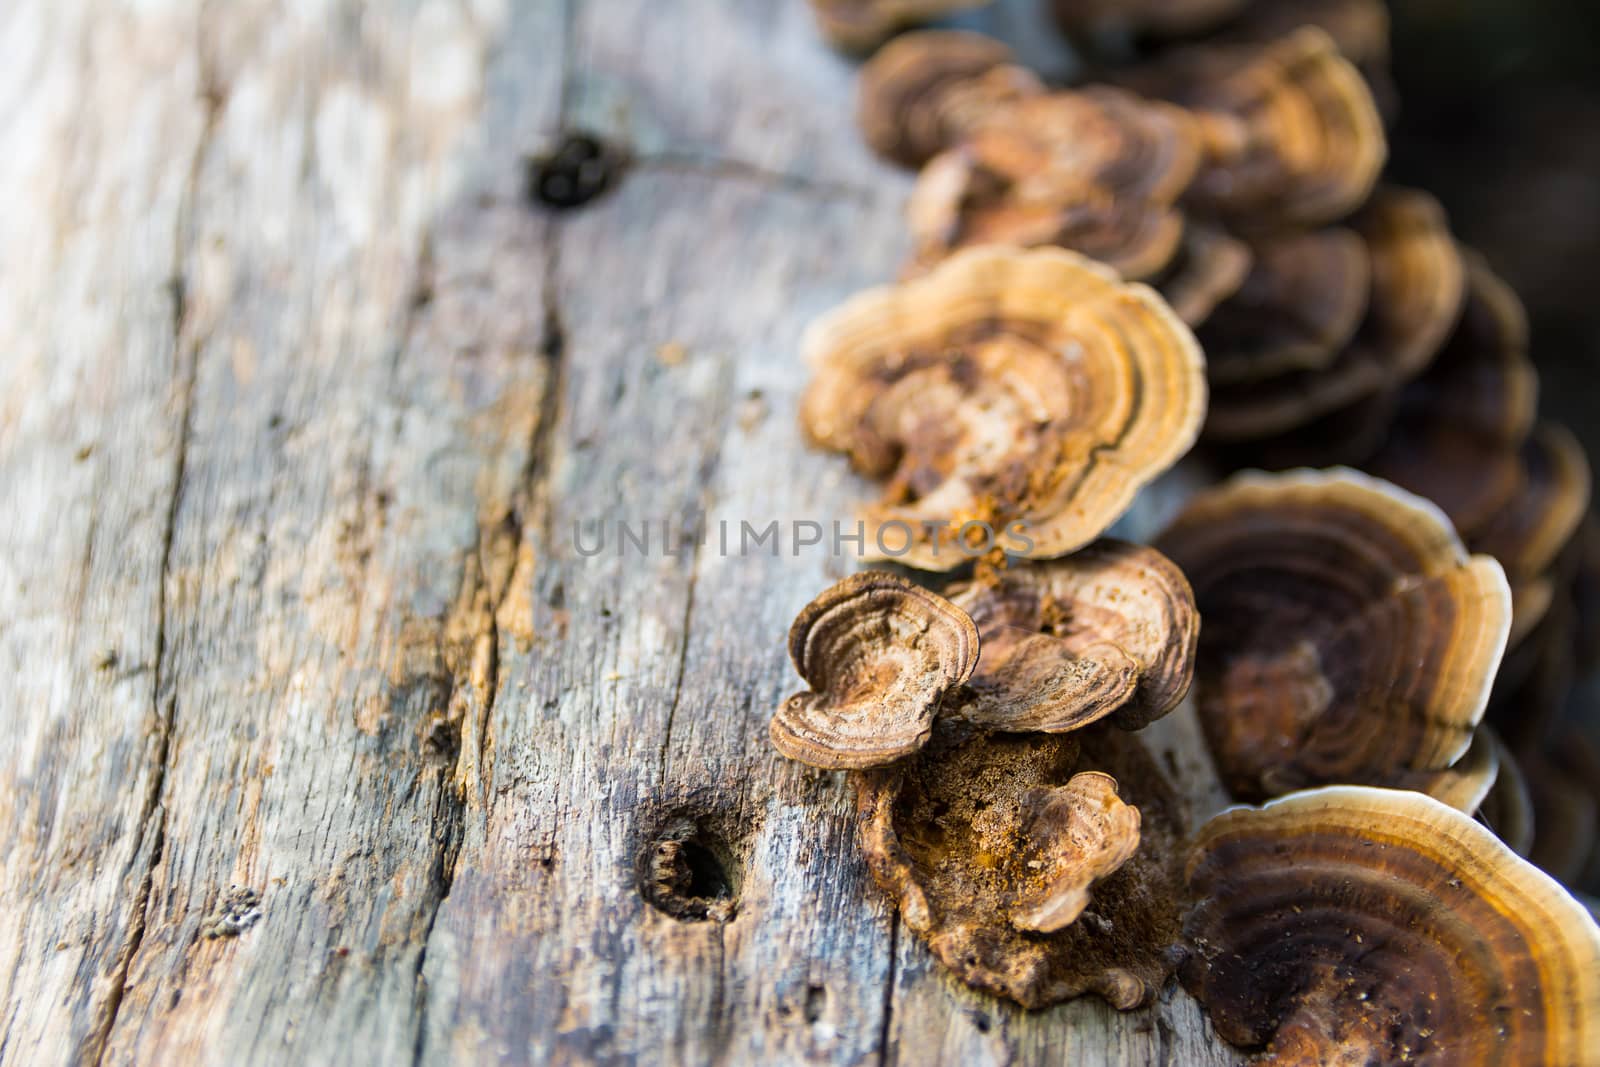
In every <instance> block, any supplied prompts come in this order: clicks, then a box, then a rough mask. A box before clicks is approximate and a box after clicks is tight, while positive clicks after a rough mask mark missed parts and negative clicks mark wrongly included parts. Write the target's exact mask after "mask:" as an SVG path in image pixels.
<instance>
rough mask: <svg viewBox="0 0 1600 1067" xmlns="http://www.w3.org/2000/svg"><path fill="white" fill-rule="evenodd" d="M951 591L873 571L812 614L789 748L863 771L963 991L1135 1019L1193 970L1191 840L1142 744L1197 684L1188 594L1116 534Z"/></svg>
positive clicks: (880, 850)
mask: <svg viewBox="0 0 1600 1067" xmlns="http://www.w3.org/2000/svg"><path fill="white" fill-rule="evenodd" d="M948 592H949V593H950V596H949V597H948V598H946V597H944V596H940V595H938V594H936V593H932V592H930V591H928V590H926V589H923V588H921V587H920V586H917V585H915V584H913V583H912V582H910V581H908V580H906V579H903V578H899V577H896V576H894V575H891V574H888V573H885V572H877V571H868V572H864V573H860V574H856V575H852V576H851V577H848V578H846V579H844V580H843V581H841V582H839V583H838V584H836V585H834V586H832V587H831V588H829V589H827V590H825V591H824V592H823V593H822V594H821V595H819V596H818V597H817V598H816V599H815V600H813V601H812V602H811V603H810V604H808V605H807V606H806V607H805V608H804V609H803V610H802V611H801V612H800V614H799V615H798V616H797V617H796V618H795V621H794V625H793V626H792V627H791V629H790V632H789V651H790V656H791V658H792V659H793V660H794V665H795V669H796V670H797V671H798V672H799V673H800V675H801V677H802V678H804V679H805V681H806V682H807V684H809V685H810V686H811V689H809V690H807V691H805V692H802V693H799V694H797V695H795V696H793V697H790V698H789V699H788V700H787V701H785V702H784V703H783V704H782V705H781V706H780V707H779V709H778V711H777V713H776V714H775V715H774V716H773V718H772V723H771V729H770V734H771V738H772V742H773V744H774V745H775V746H776V747H777V749H778V751H780V752H781V753H783V754H784V755H786V756H788V757H790V758H792V759H796V760H799V761H801V762H803V763H807V764H809V765H811V766H814V767H819V768H823V769H828V770H837V769H842V770H849V771H854V772H858V773H857V774H856V786H857V797H858V801H859V807H860V813H861V847H862V850H863V853H864V855H865V858H866V860H867V864H868V868H869V869H870V870H871V872H872V876H873V878H874V880H875V881H876V882H877V883H878V884H879V886H881V887H882V888H883V890H884V891H885V892H886V893H888V894H889V896H890V897H891V898H892V899H893V900H894V902H895V903H896V905H897V906H898V907H899V909H900V912H901V915H902V916H903V917H904V918H905V921H906V924H907V925H908V926H909V927H910V928H911V929H912V930H914V931H916V932H917V933H918V934H919V935H921V936H922V937H923V938H924V940H926V942H927V943H928V946H929V947H930V948H931V949H932V950H933V952H934V954H935V955H936V956H937V957H938V958H939V959H940V960H941V961H943V962H944V964H945V965H946V966H947V967H949V968H950V970H951V971H952V972H953V973H954V974H956V975H957V976H958V977H960V978H961V980H963V981H965V982H966V983H968V984H969V985H972V986H974V987H976V988H979V989H984V990H988V991H990V992H992V993H995V994H998V995H1001V996H1006V997H1010V998H1011V999H1013V1000H1015V1001H1017V1002H1018V1003H1020V1004H1022V1005H1024V1006H1026V1007H1041V1006H1043V1005H1046V1004H1051V1003H1054V1002H1056V1001H1059V1000H1063V999H1066V998H1068V997H1074V996H1078V995H1080V994H1083V993H1091V992H1092V993H1097V994H1099V995H1100V996H1102V997H1104V998H1105V999H1106V1000H1108V1001H1109V1002H1111V1003H1112V1004H1113V1005H1115V1006H1116V1007H1118V1008H1122V1009H1129V1008H1133V1007H1137V1006H1138V1005H1140V1004H1143V1003H1145V1002H1146V1001H1147V1000H1148V999H1149V998H1150V996H1151V995H1152V994H1154V993H1155V992H1156V991H1157V990H1158V989H1159V988H1160V987H1161V985H1162V983H1163V982H1164V981H1165V980H1166V979H1167V977H1168V976H1169V975H1170V974H1171V972H1172V967H1173V965H1174V957H1173V955H1172V953H1171V952H1170V951H1168V950H1169V948H1170V946H1171V945H1172V944H1173V943H1174V941H1175V940H1176V938H1177V932H1178V931H1177V922H1178V915H1177V912H1176V911H1175V910H1174V908H1173V907H1172V904H1173V901H1175V900H1176V899H1177V896H1178V893H1179V887H1178V881H1177V869H1176V865H1175V862H1176V861H1175V858H1176V857H1177V855H1178V851H1179V850H1178V842H1179V841H1180V840H1181V837H1182V834H1183V829H1184V824H1183V820H1182V817H1181V812H1180V810H1179V806H1178V801H1177V798H1176V795H1175V794H1174V792H1173V790H1172V787H1171V786H1170V785H1169V784H1168V783H1167V781H1166V779H1165V777H1164V775H1163V774H1162V772H1161V770H1160V769H1159V768H1158V767H1157V766H1156V764H1155V763H1154V761H1153V760H1152V759H1151V758H1150V756H1149V754H1148V753H1147V752H1146V751H1145V749H1144V747H1143V745H1142V744H1141V743H1140V741H1139V739H1138V738H1137V736H1136V734H1135V733H1133V732H1132V731H1136V730H1138V729H1139V728H1141V727H1143V726H1144V725H1146V724H1148V723H1149V722H1151V721H1153V720H1155V719H1158V718H1160V717H1161V716H1163V715H1165V714H1167V713H1168V712H1169V711H1171V710H1172V709H1173V708H1174V707H1176V706H1177V705H1178V703H1179V702H1180V701H1181V700H1182V699H1183V697H1184V695H1185V693H1186V692H1187V690H1188V688H1189V682H1190V679H1191V677H1192V675H1193V669H1194V651H1195V647H1196V642H1197V639H1198V630H1199V624H1198V617H1197V615H1196V612H1195V604H1194V598H1193V595H1192V593H1191V592H1190V589H1189V585H1188V582H1187V581H1185V579H1184V577H1183V575H1182V573H1181V572H1179V570H1178V569H1177V568H1176V567H1175V566H1173V564H1172V562H1171V561H1170V560H1168V559H1166V558H1165V557H1164V556H1162V555H1161V554H1160V553H1159V552H1157V551H1155V550H1154V549H1151V548H1147V547H1144V546H1140V545H1133V544H1128V543H1125V542H1120V541H1111V540H1101V541H1097V542H1095V543H1094V544H1092V545H1090V546H1088V547H1087V548H1085V549H1083V550H1082V551H1081V552H1079V553H1077V554H1075V555H1072V556H1069V557H1067V558H1064V559H1060V560H1055V561H1051V562H1048V563H1038V564H1033V565H1028V566H1021V567H1017V568H1014V569H1011V570H1007V571H1003V572H997V571H988V572H985V573H984V574H983V575H981V576H979V577H977V578H974V579H973V580H971V581H968V582H964V583H961V584H959V585H957V586H955V587H953V588H952V589H950V590H948Z"/></svg>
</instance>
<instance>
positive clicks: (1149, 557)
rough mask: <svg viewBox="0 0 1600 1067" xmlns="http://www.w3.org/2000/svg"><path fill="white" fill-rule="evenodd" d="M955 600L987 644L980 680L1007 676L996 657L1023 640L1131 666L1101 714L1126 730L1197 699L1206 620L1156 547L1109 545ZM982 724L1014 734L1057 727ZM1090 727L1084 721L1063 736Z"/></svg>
mask: <svg viewBox="0 0 1600 1067" xmlns="http://www.w3.org/2000/svg"><path fill="white" fill-rule="evenodd" d="M950 597H951V600H952V601H953V602H954V603H955V604H957V605H958V606H959V607H961V608H963V609H964V610H965V611H967V613H968V614H970V615H971V616H972V619H973V621H974V622H975V623H976V624H977V626H978V632H979V633H980V634H981V635H983V641H984V645H983V655H982V657H981V658H980V660H979V663H978V674H977V678H978V679H982V678H983V677H985V676H986V675H991V676H993V675H1003V674H1004V673H1005V669H1004V667H1003V666H1001V665H999V664H997V665H996V666H995V667H993V668H992V667H991V666H990V656H991V654H992V652H993V650H996V649H1001V648H1003V647H1004V640H1005V635H1006V634H1018V633H1020V634H1027V635H1029V639H1030V640H1034V639H1036V640H1038V641H1042V642H1044V643H1045V645H1046V646H1055V647H1056V648H1058V649H1060V650H1062V653H1064V654H1065V655H1066V656H1069V657H1076V658H1082V659H1089V660H1091V661H1095V662H1101V663H1109V664H1112V665H1115V666H1116V667H1119V668H1120V667H1121V666H1122V665H1123V664H1124V663H1126V664H1128V665H1130V667H1131V669H1130V670H1128V672H1127V675H1128V677H1129V680H1130V682H1131V684H1130V685H1129V687H1128V689H1127V691H1126V692H1124V693H1122V694H1121V696H1122V699H1121V701H1120V702H1119V703H1118V704H1116V705H1114V706H1112V707H1106V708H1103V710H1102V709H1099V708H1097V709H1096V710H1097V711H1099V715H1104V714H1111V715H1112V721H1113V722H1115V723H1116V724H1117V725H1118V726H1121V727H1122V728H1124V729H1128V730H1137V729H1140V728H1142V727H1144V726H1146V725H1148V724H1149V723H1151V722H1153V721H1154V720H1156V719H1158V718H1160V717H1161V716H1163V715H1165V714H1166V713H1167V712H1169V711H1171V710H1172V709H1173V708H1174V707H1176V706H1177V705H1178V703H1179V701H1181V700H1182V699H1183V697H1184V695H1185V694H1186V693H1188V691H1189V684H1190V682H1191V681H1192V679H1193V677H1194V654H1195V644H1196V642H1197V640H1198V638H1199V632H1200V616H1199V613H1198V612H1197V611H1196V610H1195V605H1194V593H1193V591H1192V590H1190V588H1189V583H1188V581H1187V580H1186V579H1185V578H1184V576H1183V573H1182V572H1181V571H1179V570H1178V568H1177V567H1176V566H1175V565H1174V564H1173V563H1172V561H1171V560H1169V559H1167V558H1166V557H1165V556H1163V555H1162V554H1161V553H1159V552H1157V551H1156V550H1155V549H1153V548H1147V547H1145V546H1143V545H1132V544H1128V543H1126V542H1123V541H1114V540H1110V539H1104V540H1100V541H1096V542H1095V543H1094V544H1092V545H1089V546H1088V547H1086V548H1084V549H1082V550H1080V551H1078V552H1076V553H1074V554H1073V555H1071V556H1068V557H1067V558H1065V559H1059V560H1054V561H1052V562H1049V563H1035V564H1030V565H1027V566H1022V567H1013V568H1010V569H1008V570H1005V571H1001V572H996V573H994V574H992V575H990V576H987V577H985V578H983V579H980V580H978V581H975V582H971V583H968V584H966V585H963V586H959V587H957V588H955V589H953V590H951V591H950ZM1107 650H1109V652H1108V651H1107ZM1099 715H1096V716H1095V717H1096V718H1098V717H1099ZM979 721H982V722H983V723H984V725H988V726H991V727H995V728H998V729H1008V730H1017V729H1049V728H1050V727H1048V726H1041V725H1038V724H1033V725H1027V726H1024V725H1022V724H1019V723H1016V722H1012V721H1007V720H1005V719H1000V718H989V719H986V720H979ZM1088 721H1092V720H1090V719H1088V718H1084V717H1081V716H1080V717H1076V718H1075V719H1073V720H1072V721H1071V722H1070V723H1069V724H1067V725H1066V726H1065V727H1064V728H1067V729H1073V728H1076V727H1078V726H1081V725H1083V724H1084V723H1085V722H1088Z"/></svg>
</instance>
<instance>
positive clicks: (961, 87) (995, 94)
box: [856, 30, 1045, 167]
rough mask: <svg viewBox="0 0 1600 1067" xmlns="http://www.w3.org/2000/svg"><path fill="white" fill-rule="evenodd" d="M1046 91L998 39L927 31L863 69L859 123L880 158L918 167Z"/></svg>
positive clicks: (891, 46)
mask: <svg viewBox="0 0 1600 1067" xmlns="http://www.w3.org/2000/svg"><path fill="white" fill-rule="evenodd" d="M1044 91H1045V89H1044V84H1043V83H1042V82H1040V81H1039V79H1038V77H1037V76H1036V75H1034V74H1033V73H1032V72H1031V71H1029V70H1028V69H1027V68H1025V67H1020V66H1017V65H1016V64H1015V63H1014V62H1013V60H1012V55H1011V49H1009V48H1007V47H1006V46H1005V45H1003V44H1001V43H1000V42H999V41H997V40H995V39H994V38H993V37H986V36H984V35H983V34H981V33H965V32H961V31H958V30H923V31H921V32H919V33H908V34H906V35H905V36H904V37H897V38H896V39H894V40H893V41H890V42H889V43H888V44H886V45H884V46H883V48H881V49H880V50H879V51H878V53H877V54H876V55H874V56H873V57H872V58H871V59H870V60H868V61H867V63H866V65H865V66H863V67H862V68H861V82H860V88H859V91H858V94H857V101H856V103H857V109H856V121H857V124H858V125H859V126H860V127H861V132H862V134H863V135H864V136H865V137H866V140H867V144H869V145H871V146H872V148H873V150H874V151H876V152H877V153H878V154H879V155H880V156H882V157H884V158H885V159H888V160H890V161H892V162H895V163H900V164H903V165H905V166H908V167H919V166H921V165H922V164H923V163H925V162H927V161H928V160H929V159H930V158H931V157H932V156H934V155H935V154H936V153H938V152H940V151H942V150H944V149H946V148H949V147H950V146H951V145H953V144H955V143H956V142H957V141H959V140H960V139H961V137H962V135H963V134H965V133H966V132H967V131H968V130H970V129H971V128H972V127H973V126H975V125H977V124H978V123H979V122H982V121H985V120H987V119H988V118H989V117H990V115H991V113H992V112H993V111H995V110H997V109H999V108H1003V107H1005V106H1007V105H1009V104H1012V103H1015V102H1016V101H1018V100H1022V99H1024V98H1026V97H1029V96H1038V95H1042V94H1043V93H1044Z"/></svg>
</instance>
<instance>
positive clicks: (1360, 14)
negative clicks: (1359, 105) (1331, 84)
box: [1213, 0, 1399, 119]
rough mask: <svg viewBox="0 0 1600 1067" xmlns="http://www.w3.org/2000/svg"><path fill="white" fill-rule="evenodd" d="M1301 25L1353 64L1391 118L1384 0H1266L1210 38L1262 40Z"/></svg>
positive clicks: (1393, 98)
mask: <svg viewBox="0 0 1600 1067" xmlns="http://www.w3.org/2000/svg"><path fill="white" fill-rule="evenodd" d="M1301 26H1315V27H1317V28H1318V29H1320V30H1322V31H1323V32H1324V33H1326V34H1327V35H1328V36H1329V37H1331V38H1332V39H1333V43H1334V44H1335V45H1336V46H1337V47H1338V49H1339V54H1340V55H1342V56H1344V57H1345V58H1346V59H1348V60H1349V61H1350V62H1351V63H1354V64H1355V65H1356V68H1357V69H1358V70H1360V71H1361V75H1362V77H1364V78H1365V79H1366V81H1367V85H1368V86H1369V87H1370V88H1371V90H1372V98H1373V101H1374V102H1375V103H1376V104H1377V105H1378V112H1379V114H1381V115H1382V116H1383V117H1384V118H1385V119H1393V118H1394V114H1395V111H1396V110H1397V109H1398V96H1399V93H1398V91H1397V90H1396V89H1395V85H1394V78H1393V76H1392V75H1391V74H1390V72H1389V8H1388V5H1387V4H1385V3H1384V2H1383V0H1265V2H1262V3H1254V4H1251V5H1249V6H1248V7H1246V8H1245V10H1244V14H1243V17H1241V18H1240V19H1238V20H1237V21H1236V22H1233V23H1232V24H1230V25H1229V26H1227V27H1226V28H1225V29H1224V30H1223V31H1222V32H1220V33H1218V34H1217V35H1216V36H1215V37H1214V38H1213V39H1214V40H1218V41H1222V42H1227V43H1235V42H1237V43H1253V44H1262V43H1265V42H1268V41H1275V40H1277V39H1278V38H1280V37H1282V36H1283V35H1284V34H1286V33H1291V32H1293V31H1294V30H1296V29H1298V28H1300V27H1301Z"/></svg>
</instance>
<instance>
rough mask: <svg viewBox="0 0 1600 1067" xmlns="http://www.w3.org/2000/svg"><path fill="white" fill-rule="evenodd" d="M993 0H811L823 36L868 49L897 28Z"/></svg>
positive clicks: (840, 45) (846, 46)
mask: <svg viewBox="0 0 1600 1067" xmlns="http://www.w3.org/2000/svg"><path fill="white" fill-rule="evenodd" d="M991 2H992V0H811V12H812V14H813V15H815V16H816V19H817V26H818V27H819V28H820V29H821V30H822V35H823V36H824V37H826V38H827V39H828V42H829V43H830V44H832V45H833V46H834V47H836V48H842V49H845V50H847V51H851V52H865V51H867V50H869V49H872V48H876V47H877V46H878V45H879V44H881V43H882V42H883V41H884V39H885V38H887V37H889V36H890V35H891V34H893V33H894V32H895V31H896V30H900V29H903V28H905V27H907V26H915V25H918V24H919V23H923V22H931V21H933V20H934V19H937V18H941V17H942V16H945V15H949V14H952V13H953V12H956V11H961V10H963V9H965V8H970V7H983V6H984V5H986V4H989V3H991Z"/></svg>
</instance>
